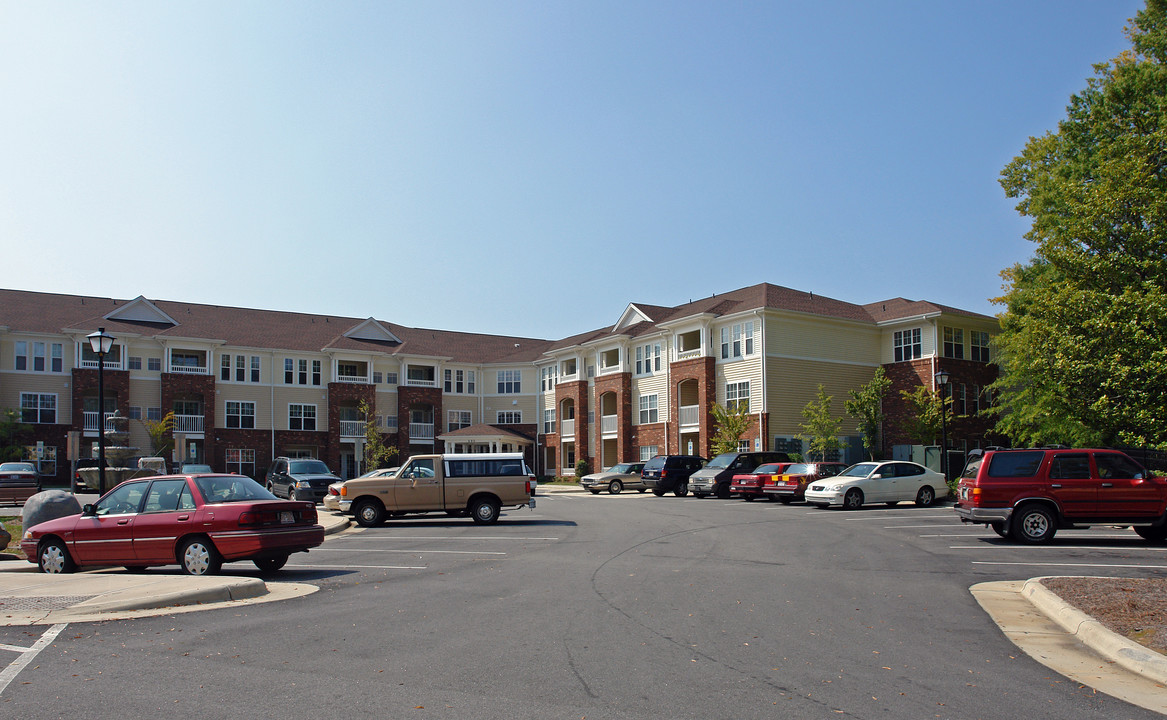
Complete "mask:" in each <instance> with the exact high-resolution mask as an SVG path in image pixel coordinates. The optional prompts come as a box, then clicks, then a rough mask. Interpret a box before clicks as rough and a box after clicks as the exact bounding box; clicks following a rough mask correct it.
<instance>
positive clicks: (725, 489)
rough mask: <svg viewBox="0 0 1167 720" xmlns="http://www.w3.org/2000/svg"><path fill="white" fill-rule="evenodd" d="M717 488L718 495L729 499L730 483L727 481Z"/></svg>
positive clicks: (723, 498)
mask: <svg viewBox="0 0 1167 720" xmlns="http://www.w3.org/2000/svg"><path fill="white" fill-rule="evenodd" d="M716 490H717V497H719V498H721V499H722V500H728V499H729V483H726V484H725V485H718V486H717V488H716Z"/></svg>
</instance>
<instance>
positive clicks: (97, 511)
mask: <svg viewBox="0 0 1167 720" xmlns="http://www.w3.org/2000/svg"><path fill="white" fill-rule="evenodd" d="M322 542H324V528H322V527H321V526H320V525H317V524H316V507H315V506H314V505H313V504H312V503H311V502H307V501H295V500H280V499H278V498H276V496H274V495H272V494H271V493H269V492H268V491H267V490H264V489H263V487H262V486H261V485H260V484H259V483H257V482H255V481H254V480H252V479H251V478H249V477H246V476H244V475H164V476H160V477H149V478H139V479H136V480H127V481H126V482H124V483H122V484H120V485H118V486H117V487H115V488H114V489H113V490H110V491H109V492H108V493H106V494H105V495H104V496H103V497H102V498H101V499H100V500H98V501H97V502H96V503H94V504H92V505H86V506H85V509H84V510H83V511H82V513H81V514H80V515H70V516H68V517H63V518H57V519H56V520H49V521H48V522H43V523H40V524H39V525H36V526H34V527H32V528H30V529H29V530H28V532H26V533H25V534H24V539H23V540H21V543H20V548H21V549H22V550H24V553H25V555H26V556H27V557H28V560H29V562H35V563H36V564H37V565H38V566H40V569H41V572H46V573H65V572H72V571H73V570H75V569H76V568H77V567H79V566H97V565H122V566H125V567H126V568H127V569H131V570H136V569H140V568H145V567H148V566H151V565H174V564H178V565H179V566H181V567H182V569H183V571H184V572H186V573H188V574H190V575H213V574H215V573H217V572H218V571H219V568H220V566H222V564H223V563H224V562H232V561H235V560H251V561H253V562H254V563H255V565H256V567H258V568H259V569H260V570H262V571H264V572H274V571H276V570H279V569H280V568H282V567H283V566H284V563H286V562H287V561H288V556H289V555H291V554H292V553H295V552H307V551H308V549H309V548H313V547H316V546H317V545H319V544H320V543H322Z"/></svg>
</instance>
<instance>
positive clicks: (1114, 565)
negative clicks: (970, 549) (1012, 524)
mask: <svg viewBox="0 0 1167 720" xmlns="http://www.w3.org/2000/svg"><path fill="white" fill-rule="evenodd" d="M972 564H973V565H1020V566H1026V567H1074V568H1139V569H1142V570H1167V565H1133V564H1131V565H1122V564H1118V563H1043V562H991V561H988V560H973V562H972Z"/></svg>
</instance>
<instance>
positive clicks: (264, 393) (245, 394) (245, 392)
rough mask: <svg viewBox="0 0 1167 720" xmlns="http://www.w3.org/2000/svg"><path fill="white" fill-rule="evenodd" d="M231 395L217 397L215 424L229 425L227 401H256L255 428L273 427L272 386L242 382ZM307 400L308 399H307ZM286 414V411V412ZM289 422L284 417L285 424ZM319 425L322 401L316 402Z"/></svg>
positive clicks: (234, 387) (233, 387) (235, 386)
mask: <svg viewBox="0 0 1167 720" xmlns="http://www.w3.org/2000/svg"><path fill="white" fill-rule="evenodd" d="M230 392H231V394H230V395H224V394H222V393H220V394H219V395H218V396H217V397H216V399H215V425H216V426H217V427H226V426H227V401H228V400H229V401H231V402H252V403H255V429H256V430H270V429H271V388H269V387H265V386H263V385H245V384H243V383H240V384H238V385H233V386H231V388H230ZM306 402H307V401H306ZM285 414H286V412H285ZM287 422H288V420H287V418H286V417H285V418H284V424H285V425H286V424H287ZM316 422H317V427H319V423H320V403H319V402H318V403H316Z"/></svg>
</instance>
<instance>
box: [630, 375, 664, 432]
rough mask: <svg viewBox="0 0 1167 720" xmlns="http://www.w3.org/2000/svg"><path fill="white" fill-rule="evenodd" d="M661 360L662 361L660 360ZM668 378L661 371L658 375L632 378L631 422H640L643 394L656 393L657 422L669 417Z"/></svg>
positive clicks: (636, 423) (634, 423) (637, 423)
mask: <svg viewBox="0 0 1167 720" xmlns="http://www.w3.org/2000/svg"><path fill="white" fill-rule="evenodd" d="M662 362H663V361H662ZM668 389H669V378H668V376H667V375H665V373H664V372H663V371H662V372H661V373H660V374H658V375H652V376H647V375H646V376H644V377H640V378H633V380H632V424H633V425H639V424H640V398H641V397H643V396H645V395H656V414H657V422H658V423H662V422H664V421H665V420H668V418H669V397H668Z"/></svg>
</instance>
